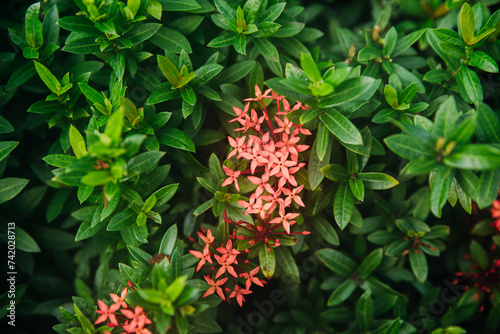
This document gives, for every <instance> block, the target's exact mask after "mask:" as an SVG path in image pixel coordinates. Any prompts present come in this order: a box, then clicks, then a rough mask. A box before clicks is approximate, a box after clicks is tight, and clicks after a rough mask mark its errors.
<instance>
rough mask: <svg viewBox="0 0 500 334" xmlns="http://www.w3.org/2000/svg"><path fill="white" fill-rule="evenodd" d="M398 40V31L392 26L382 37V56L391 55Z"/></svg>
mask: <svg viewBox="0 0 500 334" xmlns="http://www.w3.org/2000/svg"><path fill="white" fill-rule="evenodd" d="M397 41H398V32H397V30H396V28H394V27H392V28H391V29H389V31H388V32H387V34H386V35H385V38H384V50H383V54H384V56H391V55H392V53H393V52H394V50H395V49H396V43H397Z"/></svg>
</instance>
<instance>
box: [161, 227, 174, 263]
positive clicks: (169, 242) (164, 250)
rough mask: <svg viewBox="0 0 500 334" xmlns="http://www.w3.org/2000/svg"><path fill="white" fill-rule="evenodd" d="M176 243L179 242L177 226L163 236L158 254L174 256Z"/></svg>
mask: <svg viewBox="0 0 500 334" xmlns="http://www.w3.org/2000/svg"><path fill="white" fill-rule="evenodd" d="M176 241H177V225H176V224H173V225H172V226H170V227H169V229H168V230H167V232H165V234H164V235H163V238H162V239H161V243H160V249H159V250H158V253H159V254H165V255H169V256H170V255H172V252H173V251H174V247H175V243H176Z"/></svg>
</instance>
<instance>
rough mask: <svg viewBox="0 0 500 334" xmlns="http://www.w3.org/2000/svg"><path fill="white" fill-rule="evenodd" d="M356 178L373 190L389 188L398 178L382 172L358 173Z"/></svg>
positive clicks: (396, 183) (396, 182)
mask: <svg viewBox="0 0 500 334" xmlns="http://www.w3.org/2000/svg"><path fill="white" fill-rule="evenodd" d="M358 178H359V179H360V180H363V181H364V183H365V186H366V188H368V189H373V190H384V189H390V188H392V187H395V186H397V185H398V184H399V182H398V180H396V179H395V178H393V177H392V176H390V175H387V174H384V173H374V172H368V173H358Z"/></svg>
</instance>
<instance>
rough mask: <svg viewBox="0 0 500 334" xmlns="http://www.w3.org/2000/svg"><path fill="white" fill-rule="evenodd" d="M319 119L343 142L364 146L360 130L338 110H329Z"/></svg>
mask: <svg viewBox="0 0 500 334" xmlns="http://www.w3.org/2000/svg"><path fill="white" fill-rule="evenodd" d="M319 118H320V120H321V121H322V122H323V123H324V124H325V126H326V127H327V128H328V130H329V131H330V132H331V133H332V134H333V135H334V136H335V137H337V138H338V139H339V140H340V141H341V142H344V143H347V144H353V145H362V144H363V139H362V137H361V133H360V132H359V130H358V128H356V126H355V125H354V124H352V122H351V121H350V120H348V119H347V118H346V117H345V116H344V115H342V114H341V113H340V112H338V111H337V110H336V109H333V108H329V109H327V110H326V112H325V113H324V114H322V115H321V116H320V117H319Z"/></svg>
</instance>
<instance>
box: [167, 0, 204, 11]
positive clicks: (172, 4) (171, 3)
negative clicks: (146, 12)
mask: <svg viewBox="0 0 500 334" xmlns="http://www.w3.org/2000/svg"><path fill="white" fill-rule="evenodd" d="M158 2H160V3H161V6H162V8H163V10H164V11H171V12H175V11H191V10H196V9H199V8H201V6H200V4H199V3H198V2H196V1H195V0H158Z"/></svg>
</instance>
